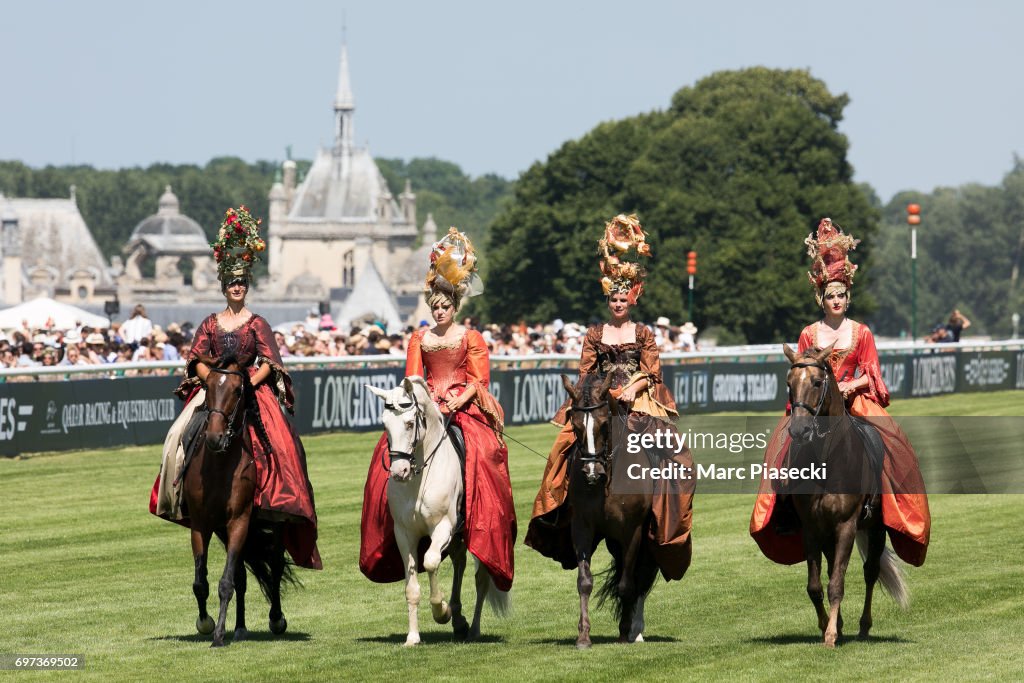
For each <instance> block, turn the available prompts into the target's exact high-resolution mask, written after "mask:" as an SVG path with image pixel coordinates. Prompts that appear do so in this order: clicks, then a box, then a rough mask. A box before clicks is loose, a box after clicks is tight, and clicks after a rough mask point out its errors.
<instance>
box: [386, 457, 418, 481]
mask: <svg viewBox="0 0 1024 683" xmlns="http://www.w3.org/2000/svg"><path fill="white" fill-rule="evenodd" d="M388 455H389V456H390V458H391V467H389V468H388V472H390V474H391V478H392V479H394V480H395V481H400V482H405V481H409V480H410V479H412V474H413V469H412V460H411V459H410V458H409V456H408V454H406V453H396V452H394V451H392V452H390V453H389V454H388Z"/></svg>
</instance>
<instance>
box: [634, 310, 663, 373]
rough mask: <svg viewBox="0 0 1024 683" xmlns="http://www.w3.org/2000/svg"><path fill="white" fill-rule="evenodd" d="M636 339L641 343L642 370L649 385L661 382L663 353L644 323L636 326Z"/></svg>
mask: <svg viewBox="0 0 1024 683" xmlns="http://www.w3.org/2000/svg"><path fill="white" fill-rule="evenodd" d="M636 340H637V342H639V344H640V372H642V373H644V376H646V377H647V385H648V386H649V387H652V388H653V387H654V385H655V384H661V355H660V354H659V353H658V344H657V343H656V342H655V341H654V333H652V332H651V331H650V330H649V329H647V327H645V326H644V325H637V326H636Z"/></svg>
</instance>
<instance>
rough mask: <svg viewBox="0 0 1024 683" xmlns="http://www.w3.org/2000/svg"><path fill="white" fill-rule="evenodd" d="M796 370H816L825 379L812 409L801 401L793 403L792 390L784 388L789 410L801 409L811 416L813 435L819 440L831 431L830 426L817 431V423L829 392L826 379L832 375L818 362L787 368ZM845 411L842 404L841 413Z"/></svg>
mask: <svg viewBox="0 0 1024 683" xmlns="http://www.w3.org/2000/svg"><path fill="white" fill-rule="evenodd" d="M796 368H818V369H819V370H821V371H822V373H824V375H825V379H824V380H823V381H822V383H821V397H820V398H819V399H818V405H817V406H815V407H814V408H812V407H811V406H810V404H807V403H804V402H803V401H794V400H793V388H792V387H790V386H788V385H787V387H786V388H787V389H788V390H789V405H790V410H791V411H792V410H795V409H797V408H803V409H804V410H806V411H807V412H809V413H810V414H811V418H812V419H813V420H814V435H815V436H817V437H818V438H819V439H820V438H821V437H823V436H826V435H827V434H828V433H829V432H830V431H832V425H829V427H828V429H826V430H825V431H823V432H822V431H819V430H818V422H819V420H818V416H819V415H820V414H821V409H822V408H824V407H825V397H826V396H828V391H829V386H828V378H829V377H830V376H831V375H832V373H831V372H830V371H829V369H828V368H827V367H825V364H824V363H822V362H820V361H819V362H810V361H805V362H800V363H793V364H792V365H791V366H789V369H790V370H794V369H796ZM844 377H845V375H844ZM845 411H846V404H845V403H844V404H843V412H845Z"/></svg>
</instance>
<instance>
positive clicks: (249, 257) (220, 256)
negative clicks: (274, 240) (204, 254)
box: [210, 205, 267, 285]
mask: <svg viewBox="0 0 1024 683" xmlns="http://www.w3.org/2000/svg"><path fill="white" fill-rule="evenodd" d="M262 222H263V219H256V218H253V216H252V214H251V213H249V209H247V208H246V207H245V206H244V205H242V206H240V207H238V208H237V209H234V208H231V209H228V210H227V211H225V212H224V220H223V221H222V222H221V224H220V230H218V231H217V240H216V241H215V242H213V243H211V244H210V246H211V247H213V258H214V260H215V261H216V262H217V278H218V279H220V281H221V283H222V284H224V285H227V284H229V283H230V282H231V281H232V280H237V279H244V280H246V281H247V282H248V281H249V271H250V269H251V268H252V264H253V263H255V262H256V261H259V260H260V257H259V254H260V253H262V252H263V251H264V250H265V249H266V248H267V243H266V242H264V241H263V239H262V238H261V237H260V223H262Z"/></svg>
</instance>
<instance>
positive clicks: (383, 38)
mask: <svg viewBox="0 0 1024 683" xmlns="http://www.w3.org/2000/svg"><path fill="white" fill-rule="evenodd" d="M0 17H2V19H0V64H3V65H4V68H3V69H2V74H3V75H2V76H0V102H2V104H0V159H19V160H22V161H24V162H26V163H28V164H30V165H33V166H40V165H45V164H67V163H71V162H72V161H74V162H76V163H86V164H92V165H94V166H98V167H103V168H115V167H121V166H133V165H142V166H146V165H149V164H151V163H156V162H172V163H205V162H206V161H207V160H209V159H210V158H211V157H214V156H220V155H235V156H240V157H242V158H245V159H249V160H255V159H282V158H283V157H284V148H285V146H286V145H289V144H290V145H292V146H293V151H294V155H295V156H296V157H297V158H311V157H312V156H313V154H314V152H315V149H316V147H317V145H319V144H321V143H325V142H327V141H328V140H329V139H330V136H331V130H332V128H331V126H332V112H331V103H332V99H333V95H334V89H335V85H336V82H337V68H338V55H339V50H340V45H341V40H342V26H343V23H344V24H345V25H346V26H347V42H348V46H349V56H350V63H351V75H352V83H353V89H354V92H355V98H356V119H355V132H356V139H357V141H358V142H359V143H361V144H364V143H368V144H369V146H370V150H371V152H372V153H373V154H374V155H376V156H386V157H400V158H405V159H409V158H413V157H418V156H436V157H439V158H442V159H447V160H450V161H453V162H455V163H457V164H459V165H460V166H461V167H462V168H463V169H464V170H466V171H467V172H469V173H471V174H473V175H479V174H482V173H488V172H495V173H499V174H501V175H504V176H506V177H515V176H516V175H517V174H518V173H519V172H521V171H523V170H525V169H526V168H527V167H529V165H530V164H532V163H533V162H535V161H538V160H543V159H545V158H546V157H547V155H548V154H550V153H551V152H553V151H554V150H555V149H557V148H558V147H559V146H560V145H561V144H562V143H563V142H565V141H566V140H569V139H574V138H578V137H580V136H581V135H583V134H584V133H586V132H587V131H588V130H590V129H591V128H592V127H593V126H594V125H596V124H597V123H599V122H601V121H605V120H610V119H617V118H622V117H625V116H630V115H632V114H636V113H639V112H644V111H650V110H652V109H659V108H664V107H666V106H667V105H668V103H669V101H670V99H671V96H672V94H673V93H674V92H675V91H676V90H678V89H679V88H680V87H683V86H686V85H692V84H693V83H695V82H696V81H697V80H699V79H700V78H702V77H704V76H707V75H709V74H711V73H713V72H715V71H719V70H722V69H735V68H742V67H746V66H754V65H765V66H769V67H778V68H809V69H810V70H811V73H812V74H813V75H814V76H816V77H818V78H820V79H822V80H824V81H825V83H826V84H827V85H828V87H829V89H830V90H831V91H832V92H833V93H840V92H845V93H847V94H848V95H849V96H850V98H851V103H850V105H849V106H848V107H847V109H846V116H845V119H844V121H843V123H842V124H841V127H840V128H841V130H842V132H844V133H845V134H846V135H847V136H848V137H849V138H850V142H851V148H850V161H851V162H852V163H853V165H854V168H855V172H856V176H855V177H856V179H857V180H858V181H864V182H868V183H870V184H871V185H872V186H874V188H875V189H876V190H877V191H878V193H879V194H880V196H881V197H882V199H883V200H887V199H888V198H889V197H891V196H892V194H894V193H895V192H898V191H900V190H904V189H919V190H925V191H930V190H931V189H933V188H934V187H936V186H948V185H960V184H963V183H969V182H979V183H984V184H995V183H998V182H999V181H1000V179H1001V178H1002V176H1003V175H1004V174H1005V173H1006V172H1007V171H1008V170H1009V169H1010V167H1011V164H1012V162H1013V155H1014V154H1015V153H1020V154H1024V126H1022V125H1021V124H1020V118H1021V116H1020V112H1021V111H1022V109H1024V107H1022V105H1024V87H1022V85H1021V83H1022V81H1021V78H1020V76H1019V74H1018V72H1019V70H1020V68H1021V66H1022V65H1024V59H1022V57H1024V41H1022V40H1020V39H1019V37H1018V36H1017V35H1015V33H1016V32H1018V31H1019V30H1020V27H1021V26H1024V3H1019V2H1011V1H1009V0H1007V1H1003V2H995V1H989V2H986V1H984V0H981V1H979V2H948V1H938V2H920V1H918V0H907V1H900V2H892V1H890V2H878V1H875V0H867V1H861V2H856V3H850V2H844V3H837V2H823V1H820V0H819V1H818V2H796V1H786V0H779V1H776V2H770V3H769V2H753V1H750V2H735V1H728V0H726V1H718V2H713V3H712V2H700V3H695V2H680V1H677V2H668V1H665V2H644V1H642V0H639V1H638V0H634V1H632V2H629V3H625V2H606V1H604V0H589V1H586V2H581V1H576V0H548V1H547V2H537V1H535V0H524V1H520V2H515V3H508V2H503V3H498V2H486V1H484V0H478V1H477V2H443V1H439V2H434V3H424V2H403V1H400V0H390V1H383V0H376V1H373V2H369V1H365V0H359V1H353V2H348V3H345V4H344V5H343V4H342V3H337V2H326V1H312V0H311V1H308V2H306V1H303V0H294V1H292V2H287V3H286V2H264V1H263V0H256V1H249V2H237V1H234V0H228V1H224V2H209V1H208V2H196V1H194V0H183V1H177V2H174V3H154V2H137V1H136V2H113V1H111V2H103V1H94V2H82V3H79V2H55V1H46V0H41V1H39V2H32V3H29V2H24V0H0Z"/></svg>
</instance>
